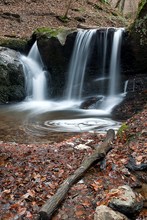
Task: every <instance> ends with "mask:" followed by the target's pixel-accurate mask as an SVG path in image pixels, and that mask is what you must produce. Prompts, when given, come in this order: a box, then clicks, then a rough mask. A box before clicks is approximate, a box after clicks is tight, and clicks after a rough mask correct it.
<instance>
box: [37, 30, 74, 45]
mask: <svg viewBox="0 0 147 220" xmlns="http://www.w3.org/2000/svg"><path fill="white" fill-rule="evenodd" d="M74 31H76V29H69V28H65V27H60V28H50V27H40V28H38V29H37V30H35V31H34V35H35V36H36V39H37V38H40V37H44V38H51V37H53V38H58V40H59V41H60V43H61V44H64V43H65V40H66V37H67V35H68V34H70V33H72V32H74Z"/></svg>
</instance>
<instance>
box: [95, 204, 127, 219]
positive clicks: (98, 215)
mask: <svg viewBox="0 0 147 220" xmlns="http://www.w3.org/2000/svg"><path fill="white" fill-rule="evenodd" d="M108 219H109V220H128V218H127V217H126V216H125V215H123V214H121V213H120V212H117V211H114V210H112V209H111V208H109V207H107V206H105V205H100V206H98V207H97V208H96V211H95V214H94V220H108Z"/></svg>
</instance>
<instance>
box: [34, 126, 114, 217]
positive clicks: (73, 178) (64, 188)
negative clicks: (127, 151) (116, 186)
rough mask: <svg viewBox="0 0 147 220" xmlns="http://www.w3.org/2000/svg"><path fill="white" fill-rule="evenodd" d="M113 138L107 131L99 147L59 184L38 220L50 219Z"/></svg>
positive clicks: (106, 149)
mask: <svg viewBox="0 0 147 220" xmlns="http://www.w3.org/2000/svg"><path fill="white" fill-rule="evenodd" d="M114 137H115V133H114V130H112V129H110V130H108V132H107V135H106V138H105V140H104V142H103V143H102V144H101V145H98V146H96V150H95V151H94V152H93V153H92V155H90V156H89V157H87V158H86V159H85V160H84V161H83V163H82V164H81V166H80V167H79V168H78V169H77V170H76V171H75V172H74V174H73V175H70V176H69V177H68V178H67V179H66V180H65V181H64V182H63V183H62V184H61V186H60V187H59V189H58V190H57V192H56V193H55V195H54V196H52V197H51V198H50V199H48V200H47V202H46V203H45V204H44V205H43V206H42V208H41V209H40V212H39V217H38V220H49V219H51V216H52V214H53V213H54V212H55V210H56V209H57V207H58V206H59V205H60V204H61V202H62V201H63V200H64V198H65V196H66V194H67V192H68V191H69V189H70V188H71V186H72V185H73V184H74V183H76V182H77V181H78V180H79V179H80V178H81V177H82V176H83V174H84V173H85V172H86V171H87V170H88V169H89V168H90V167H91V166H92V165H93V164H94V163H95V162H97V161H100V160H102V159H103V158H104V157H105V156H106V154H107V153H108V151H109V150H110V149H111V143H112V141H113V140H114Z"/></svg>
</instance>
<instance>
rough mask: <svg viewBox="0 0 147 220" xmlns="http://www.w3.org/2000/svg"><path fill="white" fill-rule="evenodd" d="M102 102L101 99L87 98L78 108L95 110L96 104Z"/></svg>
mask: <svg viewBox="0 0 147 220" xmlns="http://www.w3.org/2000/svg"><path fill="white" fill-rule="evenodd" d="M101 100H102V97H88V98H87V99H86V100H84V101H83V102H82V103H81V106H80V108H82V109H90V108H94V109H95V108H97V107H98V103H100V101H101Z"/></svg>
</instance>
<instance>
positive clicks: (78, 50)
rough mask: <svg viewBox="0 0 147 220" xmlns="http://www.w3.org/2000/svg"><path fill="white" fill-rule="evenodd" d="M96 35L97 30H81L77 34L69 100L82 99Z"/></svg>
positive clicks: (71, 65) (71, 67) (71, 69)
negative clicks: (89, 58)
mask: <svg viewBox="0 0 147 220" xmlns="http://www.w3.org/2000/svg"><path fill="white" fill-rule="evenodd" d="M95 33H96V30H80V31H79V32H78V34H77V37H76V41H75V46H74V51H73V54H72V58H71V62H70V67H69V71H68V81H67V82H68V83H67V89H66V94H65V96H66V97H67V99H68V100H71V99H76V100H77V99H78V100H80V98H81V95H82V88H83V81H84V75H85V70H86V66H87V61H88V57H89V54H90V49H91V42H92V37H93V35H94V34H95Z"/></svg>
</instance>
